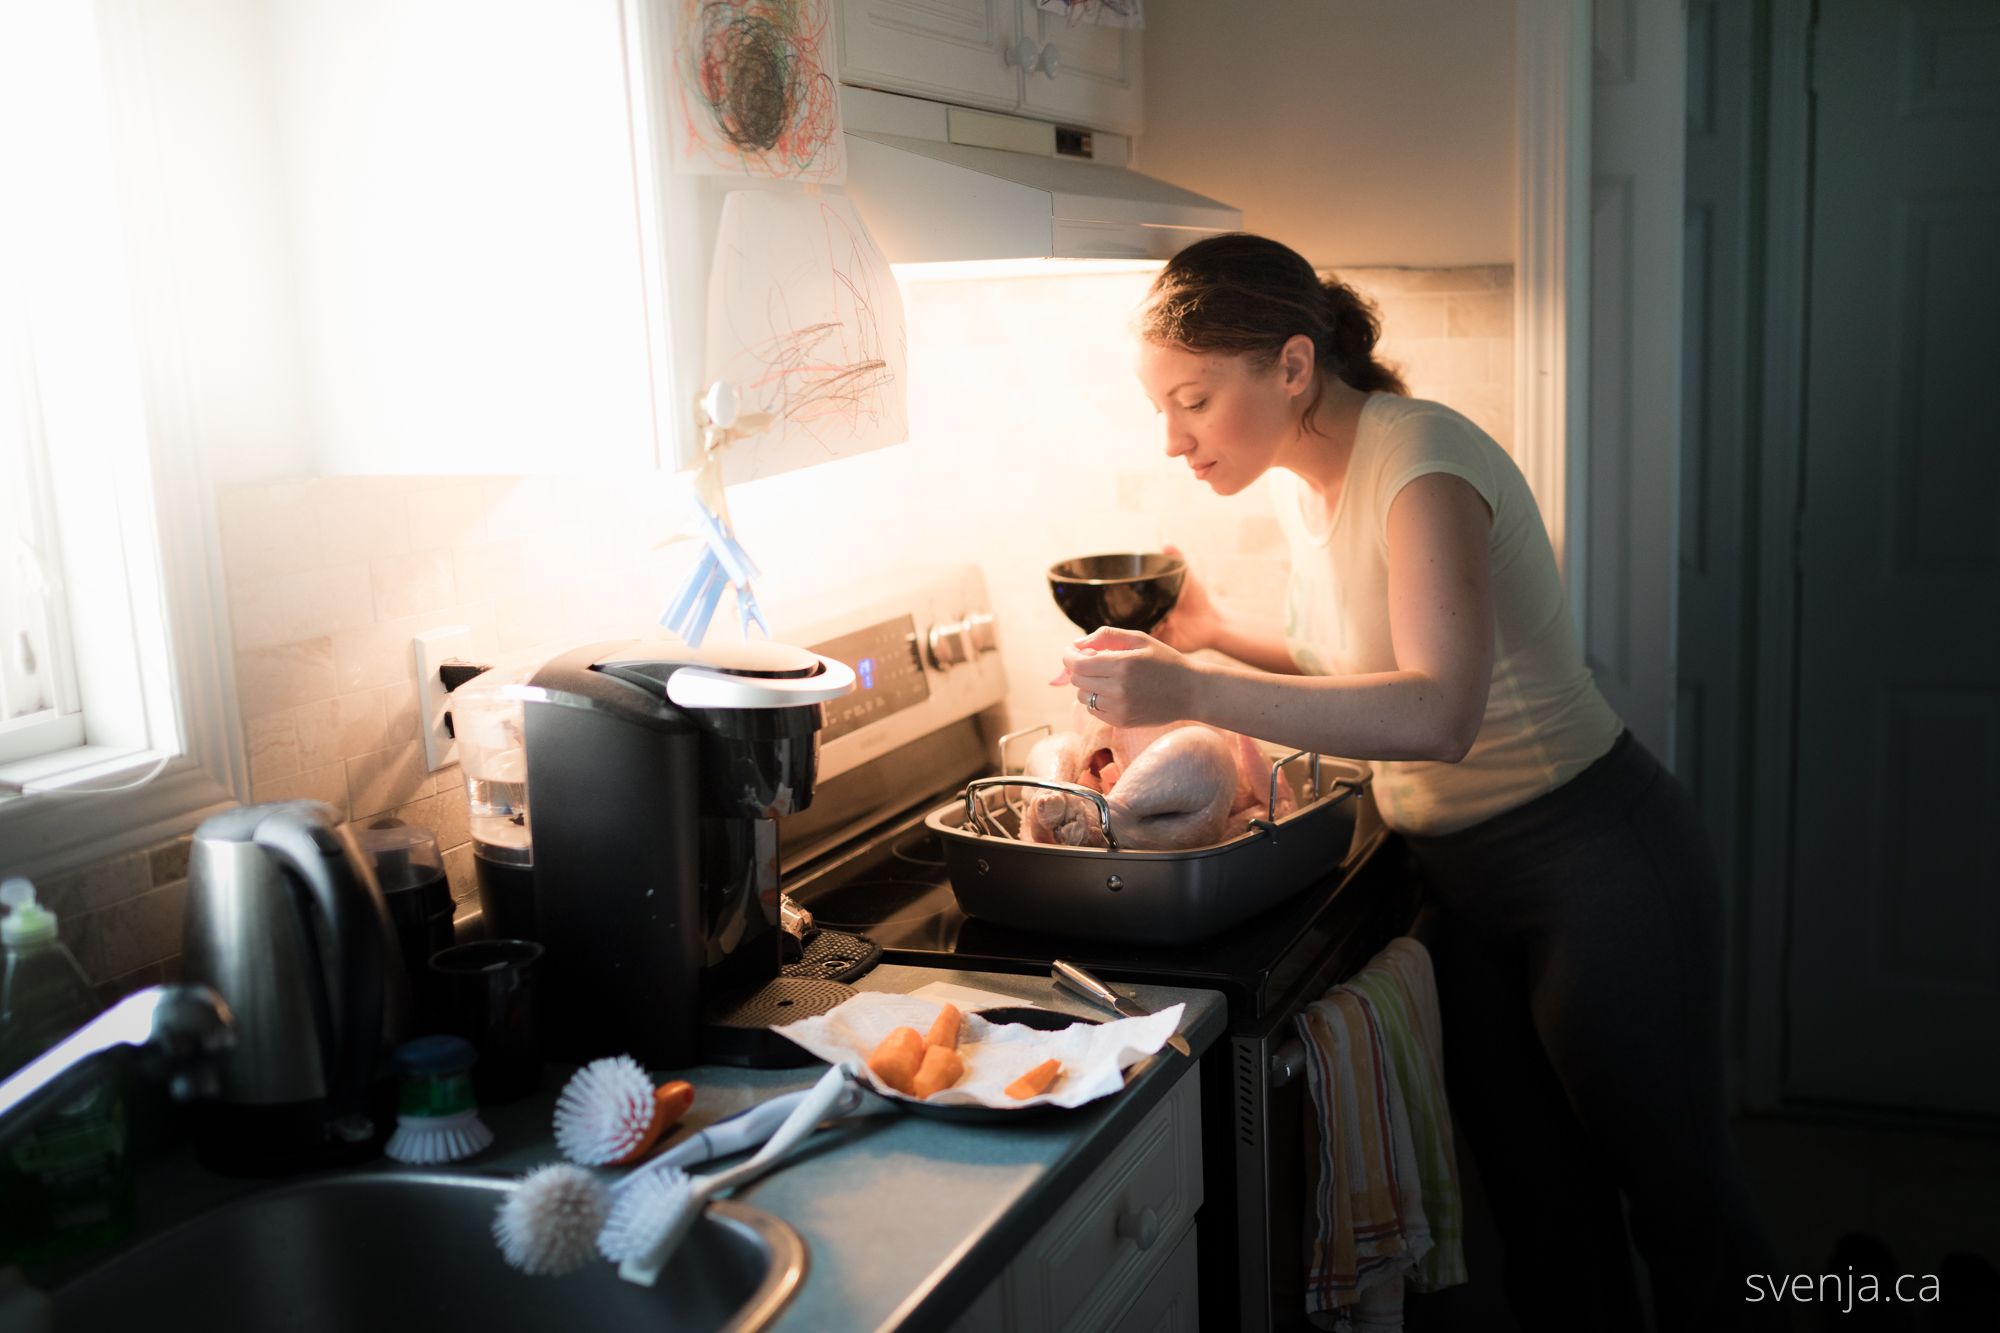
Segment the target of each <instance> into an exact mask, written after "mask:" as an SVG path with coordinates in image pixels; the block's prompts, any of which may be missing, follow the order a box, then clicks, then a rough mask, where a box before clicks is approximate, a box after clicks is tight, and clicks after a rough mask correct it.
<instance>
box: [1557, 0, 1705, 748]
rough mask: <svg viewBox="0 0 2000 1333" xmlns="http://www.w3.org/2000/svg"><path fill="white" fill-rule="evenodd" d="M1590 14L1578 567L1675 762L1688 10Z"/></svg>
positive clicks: (1589, 609)
mask: <svg viewBox="0 0 2000 1333" xmlns="http://www.w3.org/2000/svg"><path fill="white" fill-rule="evenodd" d="M1592 17H1593V24H1592V31H1591V52H1592V56H1591V61H1592V67H1593V72H1592V80H1591V81H1592V89H1591V118H1590V135H1591V143H1590V175H1591V182H1590V203H1591V209H1590V212H1591V218H1590V314H1589V340H1590V351H1589V361H1590V370H1589V379H1590V413H1589V417H1588V430H1589V440H1588V444H1587V457H1588V467H1587V472H1588V475H1587V476H1586V477H1585V478H1584V479H1583V485H1584V486H1585V487H1586V488H1587V489H1586V495H1587V500H1586V506H1587V509H1588V517H1587V519H1586V521H1585V525H1584V532H1583V541H1582V543H1581V545H1582V552H1581V556H1582V559H1581V562H1580V564H1581V568H1580V570H1578V568H1577V564H1576V562H1574V561H1573V562H1572V575H1571V576H1572V577H1575V576H1576V574H1577V573H1578V572H1580V573H1581V575H1582V578H1583V584H1584V595H1583V626H1582V628H1583V646H1584V653H1585V656H1586V659H1587V660H1588V661H1589V663H1590V667H1591V670H1592V671H1593V672H1594V673H1595V675H1596V677H1597V684H1598V688H1599V689H1601V690H1603V691H1604V696H1605V697H1606V698H1607V699H1609V700H1610V701H1611V706H1612V707H1613V708H1615V709H1617V710H1618V714H1619V716H1620V717H1623V718H1624V719H1625V722H1626V724H1627V725H1628V726H1630V727H1631V728H1632V733H1633V734H1634V735H1635V736H1637V737H1638V738H1639V740H1640V741H1642V742H1643V743H1644V744H1645V746H1646V748H1647V749H1649V750H1651V751H1652V752H1653V753H1654V754H1655V755H1656V756H1658V757H1659V759H1660V761H1661V762H1662V763H1664V764H1667V765H1669V766H1672V764H1673V762H1674V693H1675V679H1674V677H1675V637H1676V631H1675V611H1676V608H1675V596H1676V591H1675V590H1676V574H1677V556H1676V545H1677V537H1678V531H1677V524H1678V522H1679V517H1678V515H1679V504H1678V493H1679V483H1680V407H1681V376H1680V354H1681V299H1682V292H1681V243H1682V238H1681V230H1682V215H1683V211H1684V207H1685V204H1684V200H1683V197H1682V152H1683V124H1684V122H1683V116H1684V107H1685V103H1686V89H1685V86H1684V83H1685V80H1684V69H1685V60H1684V52H1685V49H1686V33H1685V31H1684V26H1683V25H1684V21H1685V20H1684V18H1683V16H1682V13H1681V7H1680V6H1679V5H1675V4H1658V3H1653V2H1652V0H1597V4H1596V6H1595V8H1594V10H1593V15H1592ZM1571 484H1572V485H1574V484H1576V483H1575V482H1574V481H1573V482H1572V483H1571ZM1572 540H1574V539H1572Z"/></svg>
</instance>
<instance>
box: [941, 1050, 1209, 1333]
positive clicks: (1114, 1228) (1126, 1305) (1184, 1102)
mask: <svg viewBox="0 0 2000 1333" xmlns="http://www.w3.org/2000/svg"><path fill="white" fill-rule="evenodd" d="M1201 1191H1202V1184H1201V1067H1200V1062H1199V1061H1191V1062H1189V1063H1188V1064H1187V1068H1186V1071H1185V1072H1184V1073H1183V1074H1182V1075H1181V1079H1180V1081H1179V1082H1178V1083H1177V1084H1175V1086H1174V1089H1173V1091H1171V1092H1169V1093H1168V1094H1167V1096H1166V1098H1165V1099H1164V1100H1163V1101H1162V1102H1161V1103H1160V1104H1159V1105H1158V1106H1156V1107H1154V1108H1153V1109H1152V1111H1151V1112H1149V1113H1148V1114H1147V1116H1146V1118H1145V1119H1144V1120H1142V1121H1141V1122H1140V1123H1139V1126H1138V1128H1137V1129H1135V1130H1133V1131H1132V1133H1131V1134H1130V1135H1129V1136H1127V1138H1126V1139H1125V1141H1124V1142H1123V1143H1121V1144H1120V1145H1119V1146H1118V1148H1117V1149H1116V1150H1115V1151H1114V1152H1113V1153H1112V1154H1111V1156H1110V1158H1108V1159H1107V1160H1106V1161H1105V1162H1104V1164H1103V1165H1102V1166H1099V1167H1098V1168H1097V1170H1096V1171H1094V1172H1092V1173H1091V1176H1090V1178H1089V1179H1088V1180H1086V1181H1085V1182H1084V1183H1083V1185H1082V1187H1081V1188H1079V1189H1078V1190H1077V1191H1076V1193H1075V1194H1074V1195H1072V1196H1071V1198H1070V1200H1069V1201H1068V1202H1067V1203H1065V1204H1064V1205H1063V1206H1062V1208H1061V1209H1060V1211H1058V1212H1057V1213H1056V1215H1055V1216H1054V1217H1052V1218H1050V1219H1049V1221H1048V1222H1047V1223H1045V1224H1044V1225H1043V1226H1042V1229H1041V1230H1040V1231H1037V1232H1036V1233H1035V1235H1034V1237H1033V1238H1032V1239H1030V1240H1029V1241H1028V1243H1027V1245H1025V1246H1024V1247H1022V1250H1021V1252H1020V1253H1019V1254H1018V1255H1016V1256H1015V1258H1014V1261H1013V1262H1012V1263H1011V1264H1009V1265H1008V1266H1007V1268H1006V1270H1005V1271H1004V1272H1002V1273H1001V1274H1000V1276H998V1277H996V1278H995V1279H994V1280H993V1282H992V1284H991V1285H990V1286H988V1287H987V1288H986V1290H985V1291H984V1292H983V1293H981V1295H980V1297H979V1299H978V1300H977V1301H975V1302H974V1303H973V1305H972V1307H971V1308H970V1309H968V1310H967V1311H966V1312H965V1314H964V1315H962V1316H961V1317H960V1318H959V1320H958V1322H957V1323H956V1324H955V1325H954V1328H955V1329H956V1330H957V1333H1030V1331H1031V1330H1032V1331H1033V1333H1044V1330H1048V1331H1053V1330H1058V1329H1076V1330H1087V1329H1109V1328H1114V1327H1115V1328H1117V1329H1118V1330H1120V1333H1128V1331H1129V1333H1138V1330H1141V1329H1145V1330H1153V1329H1162V1328H1164V1329H1176V1330H1178V1329H1187V1330H1192V1329H1193V1328H1194V1327H1195V1315H1196V1297H1197V1295H1198V1289H1197V1285H1196V1276H1195V1234H1194V1218H1195V1213H1196V1212H1197V1211H1198V1210H1199V1209H1200V1207H1201V1200H1202V1192H1201Z"/></svg>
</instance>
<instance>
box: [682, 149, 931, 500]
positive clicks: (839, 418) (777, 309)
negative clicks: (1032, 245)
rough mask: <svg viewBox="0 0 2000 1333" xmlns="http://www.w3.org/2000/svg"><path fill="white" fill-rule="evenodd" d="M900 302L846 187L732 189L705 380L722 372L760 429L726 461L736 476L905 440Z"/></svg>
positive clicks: (713, 280)
mask: <svg viewBox="0 0 2000 1333" xmlns="http://www.w3.org/2000/svg"><path fill="white" fill-rule="evenodd" d="M907 364H908V357H907V352H906V349H905V342H904V329H903V302H902V297H901V296H900V295H899V294H898V292H897V290H896V280H895V277H894V276H893V275H892V274H891V273H890V272H889V264H888V261H887V260H885V259H884V258H883V257H882V252H881V251H880V250H878V249H876V247H875V242H874V241H873V240H872V239H871V238H870V237H869V235H868V232H867V229H866V228H864V227H863V226H862V224H861V220H860V218H858V217H857V216H856V215H855V212H854V208H853V206H852V205H851V204H850V203H848V201H847V198H846V196H844V195H841V194H839V193H836V192H832V191H798V190H779V189H769V188H766V189H742V190H732V191H731V192H730V193H729V194H728V196H727V197H726V198H725V199H724V200H723V205H722V219H721V224H720V227H719V228H718V231H717V236H716V243H715V259H714V264H713V268H712V270H711V272H710V275H709V283H708V345H707V370H708V374H707V376H706V378H705V379H704V381H703V382H704V383H713V382H714V381H716V380H723V381H726V382H727V383H728V384H729V385H730V387H731V388H732V389H734V390H735V394H736V401H737V403H738V405H739V411H740V413H742V414H743V415H744V416H746V417H754V415H755V414H766V415H768V417H769V419H770V420H769V424H768V425H766V426H764V428H763V430H762V433H761V434H759V435H758V436H757V437H756V438H754V439H747V440H744V441H742V442H740V443H737V444H733V445H731V446H730V447H729V449H728V450H727V451H726V453H725V455H724V459H723V471H724V477H725V479H726V480H727V481H729V482H737V481H747V480H749V479H751V478H753V477H760V476H770V475H772V474H774V473H778V472H784V471H789V470H790V469H792V468H797V467H804V466H807V465H808V464H812V463H819V462H825V461H826V460H828V459H833V458H842V457H845V456H847V455H849V454H857V453H861V452H863V451H865V450H868V449H875V448H879V447H881V446H883V445H888V444H898V443H901V442H902V441H903V440H904V439H906V438H908V434H909V432H908V413H907V409H906V406H905V399H906V397H907V388H906V385H907V377H906V374H905V368H906V366H907Z"/></svg>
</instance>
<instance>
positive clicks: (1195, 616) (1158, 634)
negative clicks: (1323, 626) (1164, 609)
mask: <svg viewBox="0 0 2000 1333" xmlns="http://www.w3.org/2000/svg"><path fill="white" fill-rule="evenodd" d="M1167 551H1168V553H1169V554H1171V555H1179V554H1180V553H1181V552H1180V548H1178V547H1176V546H1172V545H1169V546H1168V547H1167ZM1153 637H1154V638H1156V639H1158V640H1159V641H1160V642H1161V643H1164V644H1166V645H1167V646H1168V647H1169V648H1177V649H1179V650H1180V651H1181V652H1184V653H1191V652H1195V651H1197V650H1198V649H1202V648H1213V649H1214V650H1215V651H1217V652H1219V653H1224V654H1226V655H1228V656H1230V657H1233V658H1235V659H1236V660H1237V661H1239V662H1241V663H1243V664H1244V665H1246V666H1251V667H1255V668H1256V669H1257V670H1259V671H1270V672H1275V673H1277V674H1278V675H1281V676H1295V675H1297V674H1299V667H1298V663H1297V662H1295V661H1293V660H1292V650H1291V646H1290V645H1289V644H1287V643H1286V642H1285V636H1284V634H1283V633H1281V632H1279V631H1277V630H1270V629H1253V628H1251V627H1249V626H1246V625H1241V624H1238V623H1237V622H1235V621H1233V620H1231V619H1230V618H1229V617H1227V616H1225V615H1223V614H1222V612H1221V610H1220V609H1219V608H1218V607H1217V606H1216V605H1215V603H1214V602H1212V601H1210V600H1209V597H1208V589H1207V588H1205V587H1203V586H1202V583H1201V580H1200V579H1198V578H1196V577H1195V576H1194V572H1193V571H1192V570H1190V571H1189V572H1188V575H1187V581H1186V582H1185V583H1183V584H1182V585H1181V595H1180V597H1179V599H1178V600H1177V601H1175V603H1174V609H1173V610H1172V611H1170V612H1168V613H1167V617H1166V619H1164V620H1162V621H1161V622H1160V623H1159V624H1158V625H1156V626H1155V627H1154V628H1153Z"/></svg>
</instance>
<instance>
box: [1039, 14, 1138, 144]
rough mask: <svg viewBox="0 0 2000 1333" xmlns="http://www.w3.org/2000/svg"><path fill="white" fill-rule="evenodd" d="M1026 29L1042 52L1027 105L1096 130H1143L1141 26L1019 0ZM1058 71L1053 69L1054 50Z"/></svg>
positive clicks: (1041, 113)
mask: <svg viewBox="0 0 2000 1333" xmlns="http://www.w3.org/2000/svg"><path fill="white" fill-rule="evenodd" d="M1019 4H1020V6H1021V30H1022V31H1023V32H1025V33H1026V34H1027V35H1028V37H1029V39H1030V40H1031V41H1033V42H1034V43H1035V46H1036V49H1037V50H1039V51H1041V52H1042V65H1041V66H1040V67H1038V68H1037V69H1036V70H1035V72H1034V73H1032V74H1030V75H1028V76H1027V79H1026V81H1025V82H1024V83H1023V85H1022V89H1021V110H1022V111H1023V112H1024V113H1025V114H1027V115H1031V116H1036V117H1038V118H1040V119H1043V120H1053V121H1058V122H1060V123H1062V124H1064V125H1082V126H1086V127H1088V128H1090V129H1093V130H1114V131H1116V132H1117V133H1119V134H1137V133H1139V130H1140V128H1141V124H1142V122H1143V121H1144V119H1145V115H1144V112H1143V110H1142V108H1141V106H1140V89H1139V46H1140V40H1139V39H1140V37H1141V36H1142V34H1141V33H1140V31H1139V30H1138V29H1137V28H1106V27H1101V26H1099V25H1097V24H1094V23H1075V24H1072V23H1070V22H1069V21H1068V20H1067V19H1065V18H1064V17H1063V16H1062V15H1061V14H1052V13H1049V12H1048V11H1046V10H1043V9H1039V8H1037V7H1036V5H1035V0H1019ZM1050 51H1053V52H1054V53H1055V72H1054V73H1053V74H1051V73H1049V72H1048V70H1047V67H1046V66H1047V62H1048V59H1049V54H1048V53H1049V52H1050Z"/></svg>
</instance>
